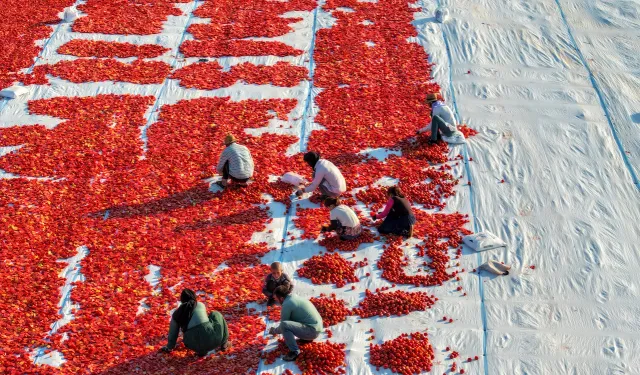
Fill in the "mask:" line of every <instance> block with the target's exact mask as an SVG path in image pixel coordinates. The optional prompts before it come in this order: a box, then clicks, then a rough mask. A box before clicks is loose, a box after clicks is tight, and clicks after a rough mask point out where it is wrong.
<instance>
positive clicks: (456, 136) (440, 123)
mask: <svg viewBox="0 0 640 375" xmlns="http://www.w3.org/2000/svg"><path fill="white" fill-rule="evenodd" d="M427 103H429V104H431V124H429V125H427V126H425V127H424V128H422V129H420V130H418V133H424V132H426V131H427V130H429V129H431V139H430V140H429V141H430V142H431V143H435V142H437V141H438V138H439V137H440V133H442V140H443V141H445V142H447V143H451V144H461V143H465V139H464V134H462V132H461V131H460V130H458V128H457V126H458V122H457V121H456V118H455V116H454V115H453V111H452V110H451V108H449V106H447V105H446V104H444V101H443V99H442V95H440V93H439V92H435V93H430V94H427Z"/></svg>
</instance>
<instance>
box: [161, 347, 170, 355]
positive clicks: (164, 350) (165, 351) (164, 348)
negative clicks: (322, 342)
mask: <svg viewBox="0 0 640 375" xmlns="http://www.w3.org/2000/svg"><path fill="white" fill-rule="evenodd" d="M160 352H161V353H169V352H171V349H169V348H168V347H166V346H163V347H162V348H160Z"/></svg>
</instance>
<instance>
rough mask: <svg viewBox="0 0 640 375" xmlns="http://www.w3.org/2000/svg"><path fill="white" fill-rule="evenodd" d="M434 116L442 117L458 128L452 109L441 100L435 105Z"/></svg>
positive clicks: (433, 107) (433, 108)
mask: <svg viewBox="0 0 640 375" xmlns="http://www.w3.org/2000/svg"><path fill="white" fill-rule="evenodd" d="M433 116H438V117H440V118H441V119H442V120H443V121H444V122H446V123H447V124H450V125H453V126H458V122H457V121H456V118H455V116H454V115H453V111H452V110H451V108H449V106H447V105H446V104H444V103H443V102H441V101H439V100H438V101H436V102H434V103H433V106H432V117H433Z"/></svg>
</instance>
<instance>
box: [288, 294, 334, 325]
mask: <svg viewBox="0 0 640 375" xmlns="http://www.w3.org/2000/svg"><path fill="white" fill-rule="evenodd" d="M284 321H292V322H298V323H301V324H304V325H307V326H309V327H313V328H315V329H316V332H318V333H320V332H322V329H323V327H322V317H321V316H320V313H318V310H316V307H315V306H313V303H311V301H309V300H308V299H306V298H302V297H298V296H294V295H288V296H287V297H286V298H285V300H284V303H283V304H282V310H281V312H280V322H284Z"/></svg>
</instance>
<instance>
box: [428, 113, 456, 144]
mask: <svg viewBox="0 0 640 375" xmlns="http://www.w3.org/2000/svg"><path fill="white" fill-rule="evenodd" d="M455 131H456V127H455V126H453V125H449V124H447V123H446V122H444V120H443V119H442V118H441V117H440V116H433V118H432V119H431V140H432V141H434V142H435V141H437V140H438V138H440V135H439V133H440V132H442V134H443V135H444V136H445V137H451V136H452V135H453V133H454V132H455Z"/></svg>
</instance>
